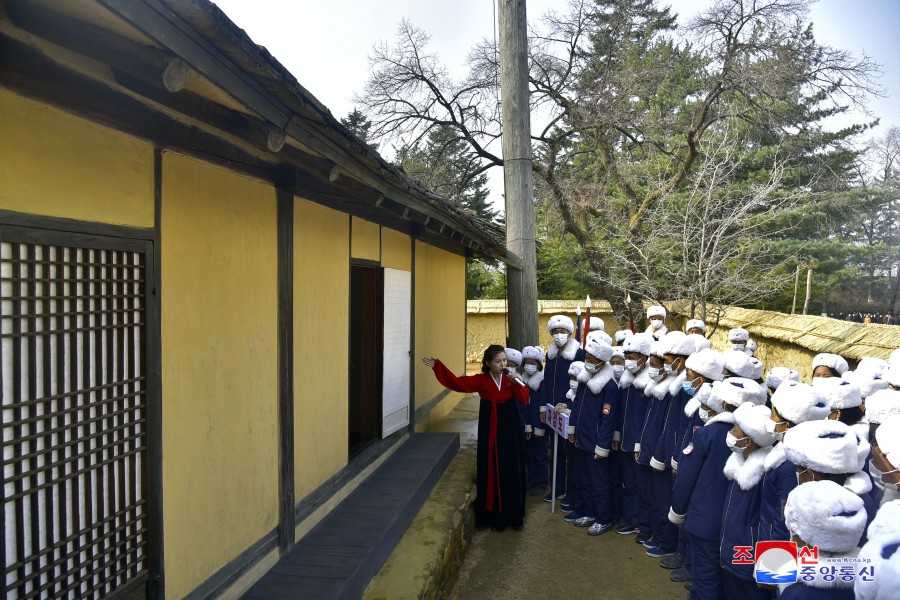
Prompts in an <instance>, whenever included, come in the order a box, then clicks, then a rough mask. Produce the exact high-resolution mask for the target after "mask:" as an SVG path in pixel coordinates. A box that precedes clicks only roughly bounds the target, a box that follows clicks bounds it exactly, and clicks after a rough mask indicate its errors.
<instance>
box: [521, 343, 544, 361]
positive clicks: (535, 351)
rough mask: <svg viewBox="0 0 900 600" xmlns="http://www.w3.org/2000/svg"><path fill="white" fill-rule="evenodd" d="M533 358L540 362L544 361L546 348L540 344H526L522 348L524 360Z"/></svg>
mask: <svg viewBox="0 0 900 600" xmlns="http://www.w3.org/2000/svg"><path fill="white" fill-rule="evenodd" d="M526 358H531V359H534V360H536V361H538V362H539V363H542V362H544V349H543V348H541V347H540V346H525V347H524V348H522V360H525V359H526Z"/></svg>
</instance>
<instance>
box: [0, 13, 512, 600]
mask: <svg viewBox="0 0 900 600" xmlns="http://www.w3.org/2000/svg"><path fill="white" fill-rule="evenodd" d="M0 10H2V14H0V136H2V137H0V260H2V264H0V270H2V272H0V275H2V281H0V292H2V298H0V303H2V381H3V400H2V408H3V411H2V414H3V423H2V428H3V440H2V444H3V457H4V458H3V461H4V462H3V468H4V473H3V484H4V486H3V489H4V493H3V498H2V503H3V507H4V513H5V524H4V535H3V536H2V540H3V543H4V547H3V554H5V559H6V562H5V571H4V579H3V584H2V585H3V592H4V597H7V598H27V597H54V598H58V597H76V596H77V597H96V598H100V597H105V598H126V597H129V598H130V597H135V598H144V597H149V598H163V597H166V598H184V597H188V598H200V597H215V596H219V595H222V594H225V595H228V594H229V593H232V594H233V592H229V590H230V589H232V586H234V585H236V583H237V582H239V581H241V580H242V579H246V578H247V577H250V578H252V577H253V576H254V573H257V576H258V574H259V573H261V572H263V571H264V570H265V569H266V568H267V567H269V566H271V565H272V564H274V561H275V560H277V559H278V557H279V556H280V555H282V554H283V553H285V552H286V551H287V550H288V549H290V548H291V547H292V546H293V545H294V544H295V543H296V542H297V541H298V540H301V539H302V538H303V536H304V535H306V534H307V533H308V532H309V531H310V530H311V528H312V527H313V526H314V525H315V524H316V523H317V522H318V521H320V520H321V519H322V518H323V515H326V514H327V513H328V511H329V509H330V507H332V506H334V505H336V504H337V503H338V502H339V501H340V500H341V499H342V498H344V497H346V496H347V495H348V494H349V493H350V492H351V491H352V490H353V489H354V486H356V485H359V484H360V482H361V481H364V480H365V476H366V475H367V473H369V472H370V471H371V470H372V469H373V468H375V467H376V466H377V465H378V464H380V462H381V461H383V460H384V459H385V458H386V457H387V456H389V455H390V454H391V452H393V451H394V450H395V449H396V448H398V447H399V446H400V445H402V444H404V443H406V442H407V440H409V439H413V438H415V437H416V436H419V435H425V434H421V433H417V431H421V430H423V429H426V428H427V425H428V423H429V421H430V420H431V419H434V418H436V417H439V416H441V415H443V414H445V413H446V412H447V411H448V410H449V409H450V408H452V404H453V402H454V401H455V399H454V398H452V397H448V396H447V395H446V393H443V392H442V388H441V387H440V386H439V385H438V384H437V382H436V381H435V380H434V377H433V376H432V374H431V373H430V371H429V370H428V369H427V368H425V367H424V366H423V365H422V364H421V362H420V361H419V360H418V358H419V357H421V356H423V355H434V356H439V357H441V358H442V359H444V360H445V361H446V362H447V363H448V364H449V366H450V367H451V368H453V369H455V370H456V371H458V372H462V371H463V370H464V368H465V344H466V337H465V320H466V298H465V293H466V292H465V270H466V260H467V259H468V258H471V257H477V256H486V257H491V258H495V259H501V260H506V261H512V259H508V257H507V255H506V250H505V248H504V242H503V237H504V235H503V230H502V229H501V228H499V227H498V226H496V225H493V224H488V223H485V222H483V221H480V220H478V219H476V218H474V217H473V216H472V215H470V214H469V213H467V212H465V211H463V210H461V209H460V208H458V207H457V206H455V205H453V204H451V203H450V202H448V201H446V200H445V199H443V198H441V197H439V196H437V195H435V194H434V193H431V192H429V191H428V190H426V189H423V188H422V187H421V186H420V185H419V184H418V183H417V182H416V181H413V180H411V179H409V178H408V177H407V176H406V175H405V174H404V173H403V172H402V171H401V170H400V169H398V168H397V167H396V166H394V165H392V164H389V163H388V162H386V161H385V160H384V159H383V158H381V157H380V156H379V155H378V154H377V153H376V152H375V151H374V150H372V149H371V148H369V147H368V146H366V145H365V144H364V143H362V142H361V141H360V140H359V139H357V138H356V137H355V136H354V135H352V134H351V133H350V132H348V131H347V130H346V129H345V128H344V127H343V126H342V125H341V124H340V123H339V122H338V121H337V120H336V119H335V118H334V116H332V114H331V113H330V112H329V111H328V109H327V108H325V107H324V106H322V105H321V104H320V103H319V102H318V101H317V100H316V99H315V97H313V95H312V94H310V92H308V91H307V90H306V89H304V88H303V87H302V85H301V84H300V83H298V82H297V80H296V79H295V78H294V76H293V75H291V74H290V73H289V72H288V71H287V70H286V69H285V68H284V67H283V66H282V65H281V64H280V63H279V62H278V61H277V60H276V59H275V58H273V57H272V56H271V55H270V54H269V53H268V52H267V51H266V49H265V48H262V47H260V46H257V45H256V44H254V43H253V42H252V40H250V39H249V38H248V37H247V35H246V34H245V33H244V32H243V30H241V29H240V28H239V27H238V26H237V25H235V24H234V23H232V22H231V21H230V20H229V19H228V18H227V17H226V16H225V15H224V14H223V13H222V12H221V11H220V10H219V9H218V8H217V7H216V6H215V5H214V4H212V3H210V2H208V1H206V0H27V1H25V0H6V2H4V3H2V4H0ZM335 68H337V69H339V68H340V65H335ZM513 264H514V263H513Z"/></svg>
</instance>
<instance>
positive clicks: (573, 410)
mask: <svg viewBox="0 0 900 600" xmlns="http://www.w3.org/2000/svg"><path fill="white" fill-rule="evenodd" d="M582 372H583V371H582ZM586 390H587V387H586V386H585V385H584V384H583V383H580V384H578V388H577V389H576V390H575V392H574V396H573V397H572V398H566V400H565V402H564V404H565V405H566V408H567V410H568V411H569V435H571V436H574V435H575V432H576V430H577V428H578V423H579V421H580V420H581V409H582V407H583V406H584V395H585V392H586ZM562 445H563V442H562V441H560V447H561V446H562ZM565 447H566V502H568V503H569V504H570V505H572V507H573V508H574V514H575V515H576V516H582V517H584V516H590V515H588V514H587V513H586V512H585V505H584V494H583V488H584V477H585V473H584V471H585V465H584V460H583V457H582V456H581V453H580V452H578V450H577V448H576V446H575V443H574V442H570V441H569V438H568V437H567V438H566V440H565ZM557 477H559V473H557Z"/></svg>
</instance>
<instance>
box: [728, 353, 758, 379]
mask: <svg viewBox="0 0 900 600" xmlns="http://www.w3.org/2000/svg"><path fill="white" fill-rule="evenodd" d="M722 358H723V359H725V368H726V369H728V371H729V372H731V373H734V375H735V376H736V377H744V378H746V379H754V377H751V375H753V371H754V368H753V365H751V364H750V357H749V356H747V354H745V353H744V352H740V351H739V350H726V351H725V352H723V353H722Z"/></svg>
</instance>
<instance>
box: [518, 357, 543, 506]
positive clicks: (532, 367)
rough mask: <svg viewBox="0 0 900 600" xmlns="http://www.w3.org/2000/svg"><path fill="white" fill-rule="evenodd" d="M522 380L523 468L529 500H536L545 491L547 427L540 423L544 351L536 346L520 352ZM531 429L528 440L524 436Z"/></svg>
mask: <svg viewBox="0 0 900 600" xmlns="http://www.w3.org/2000/svg"><path fill="white" fill-rule="evenodd" d="M522 362H523V363H524V364H523V366H522V369H523V370H524V371H525V374H524V375H522V380H523V381H524V382H525V383H526V385H528V389H529V390H530V391H529V397H528V409H527V418H526V425H525V428H526V429H525V430H526V440H525V465H526V467H527V468H528V479H527V483H526V487H527V489H528V494H529V495H531V496H540V495H542V494H543V493H544V491H545V490H546V489H547V427H546V425H545V424H544V423H543V422H541V417H540V415H541V408H542V405H541V400H542V394H541V384H542V383H543V382H544V350H543V349H542V348H541V347H540V346H525V347H524V348H522ZM529 427H530V428H531V437H528V436H527V433H528V428H529Z"/></svg>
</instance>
